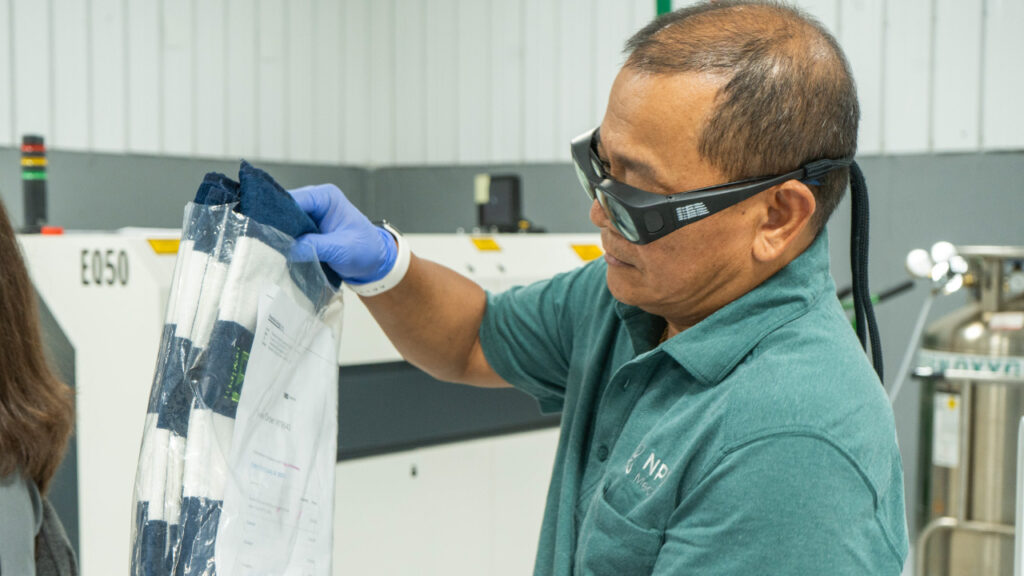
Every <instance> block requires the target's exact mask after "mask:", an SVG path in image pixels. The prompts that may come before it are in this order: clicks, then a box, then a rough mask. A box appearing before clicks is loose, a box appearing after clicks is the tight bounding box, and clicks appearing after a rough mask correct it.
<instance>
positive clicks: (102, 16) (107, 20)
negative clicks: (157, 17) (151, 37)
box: [89, 0, 127, 152]
mask: <svg viewBox="0 0 1024 576" xmlns="http://www.w3.org/2000/svg"><path fill="white" fill-rule="evenodd" d="M124 7H125V3H123V2H121V0H91V3H90V9H91V10H92V15H91V16H92V18H91V21H92V27H91V30H90V32H89V38H90V39H91V41H92V50H91V52H90V54H89V56H90V59H91V61H92V62H91V69H92V83H91V85H90V86H91V89H92V93H91V94H90V104H91V105H92V146H93V149H94V150H97V151H101V152H123V151H124V150H125V148H126V145H127V141H126V140H127V125H126V121H127V115H126V114H125V108H126V106H125V92H126V90H125V82H126V80H125V76H126V73H125V62H126V58H125V57H126V54H125V33H124V17H125V14H124Z"/></svg>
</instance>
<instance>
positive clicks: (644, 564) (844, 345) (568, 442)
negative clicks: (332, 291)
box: [294, 2, 907, 575]
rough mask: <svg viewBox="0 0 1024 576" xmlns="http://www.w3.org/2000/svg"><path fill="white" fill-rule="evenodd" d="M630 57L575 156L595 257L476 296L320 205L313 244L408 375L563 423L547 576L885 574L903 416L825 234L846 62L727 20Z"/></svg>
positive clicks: (840, 173)
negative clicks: (518, 404)
mask: <svg viewBox="0 0 1024 576" xmlns="http://www.w3.org/2000/svg"><path fill="white" fill-rule="evenodd" d="M627 52H628V53H629V58H628V60H627V62H626V64H625V66H624V67H623V69H622V71H621V72H620V73H619V75H618V77H617V79H616V81H615V84H614V86H613V88H612V91H611V95H610V98H609V102H608V108H607V111H606V114H605V117H604V120H603V121H602V123H601V125H600V126H599V128H598V129H597V130H594V131H592V132H588V133H587V134H584V135H583V136H581V137H580V138H577V139H576V140H575V141H574V142H573V157H574V161H575V163H576V167H577V170H578V172H579V175H580V178H581V182H582V183H583V185H584V188H586V189H587V192H588V193H589V194H590V195H591V198H592V199H594V201H593V202H592V204H591V209H590V218H591V220H592V221H593V223H594V225H595V226H597V227H598V228H599V229H600V230H601V238H602V242H603V245H604V248H605V252H606V256H605V258H604V260H602V261H598V262H595V263H591V264H589V265H587V266H585V267H583V268H581V269H578V270H576V271H573V272H570V273H567V274H563V275H560V276H557V277H555V278H553V279H551V280H549V281H544V282H540V283H537V284H534V285H531V286H528V287H525V288H520V289H514V290H511V291H508V292H505V293H502V294H499V295H488V294H485V293H484V292H483V291H482V290H481V289H480V288H479V287H478V286H477V285H476V284H474V283H473V282H471V281H469V280H467V279H465V278H463V277H461V276H459V275H458V274H456V273H454V272H452V271H450V270H447V269H445V268H443V267H441V266H438V265H437V264H434V263H431V262H428V261H425V260H420V259H418V258H416V257H415V256H410V255H409V254H408V253H407V251H406V250H405V249H404V242H403V241H401V239H400V237H399V240H398V242H397V245H396V241H395V238H396V236H394V235H392V233H390V232H387V231H385V230H383V229H381V228H376V227H373V226H371V225H370V223H369V222H368V221H366V218H365V217H363V216H362V215H361V214H359V213H358V212H357V211H356V210H355V209H354V208H353V207H352V206H351V205H350V204H349V203H348V202H347V200H345V199H344V196H342V195H341V193H340V192H338V191H337V189H336V188H333V187H330V186H316V187H308V188H303V189H299V190H297V191H295V192H294V194H295V196H296V199H297V200H298V201H299V204H300V205H302V206H303V208H304V209H306V210H307V211H309V212H310V213H311V214H312V215H313V217H314V219H315V220H317V222H318V223H319V226H320V229H321V231H322V232H323V234H321V235H312V236H308V237H306V238H305V239H304V240H303V241H305V242H308V243H309V244H311V245H312V246H313V247H314V248H315V249H316V250H317V253H318V255H319V256H320V258H321V259H322V260H323V261H325V262H328V263H330V264H331V265H332V266H333V267H334V268H335V269H336V270H337V271H338V273H339V274H341V275H342V276H343V277H344V278H346V279H347V281H348V282H349V284H350V285H352V286H353V288H354V289H356V290H357V291H359V292H360V293H362V294H365V295H366V296H365V297H364V302H365V304H366V305H367V307H368V308H369V309H370V311H371V313H372V314H373V315H374V317H375V318H376V320H377V321H378V322H379V323H380V325H381V327H382V328H383V329H384V331H385V332H386V333H387V334H388V336H389V338H391V340H392V341H393V342H394V344H395V345H396V346H397V348H398V349H399V350H400V351H401V352H402V354H403V355H404V356H405V358H406V359H408V360H409V361H410V362H412V363H413V364H415V365H416V366H419V367H421V368H422V369H424V370H426V371H427V372H429V373H430V374H432V375H434V376H435V377H437V378H440V379H444V380H449V381H452V382H462V383H467V384H472V385H476V386H485V387H500V386H508V385H513V386H516V387H518V388H520V389H522V390H524V391H526V392H528V393H529V394H532V395H533V396H535V397H536V398H537V399H538V401H539V403H540V405H541V407H542V409H544V410H546V411H561V412H562V424H561V438H560V441H559V447H558V455H557V459H556V462H555V469H554V474H553V477H552V480H551V485H550V489H549V494H548V501H547V509H546V514H545V518H544V523H543V527H542V532H541V541H540V547H539V551H538V557H537V563H536V573H537V574H557V575H568V574H615V575H621V574H659V575H660V574H683V573H699V574H710V575H725V574H819V573H827V574H851V575H852V574H857V575H861V574H899V573H900V571H901V568H902V565H903V561H904V558H905V556H906V552H907V535H906V528H905V518H904V504H903V486H902V483H903V478H902V469H901V463H900V456H899V451H898V449H897V446H896V442H895V431H894V426H893V417H892V412H891V409H890V408H889V405H888V402H887V400H886V397H885V394H884V393H883V390H882V387H881V386H880V384H879V382H878V379H877V377H876V376H875V374H874V372H873V371H872V369H871V366H870V364H869V363H868V361H867V360H866V358H865V355H864V353H863V351H862V350H861V349H860V346H859V344H858V342H857V339H856V337H855V335H854V333H853V331H852V330H851V329H850V326H849V323H848V321H847V320H846V317H845V316H844V314H843V312H842V310H841V308H840V306H839V303H838V301H837V300H836V297H835V286H834V284H833V282H832V279H831V277H830V276H829V271H828V248H827V238H826V234H824V232H823V227H824V224H825V221H826V220H827V219H828V216H829V214H830V213H831V211H832V209H833V208H834V207H835V205H836V204H837V203H838V202H839V199H840V197H841V195H842V193H843V189H844V187H845V183H846V181H847V178H848V169H847V168H846V166H848V165H849V160H850V159H851V158H852V157H853V154H854V152H855V146H856V131H857V118H858V110H857V102H856V94H855V90H854V86H853V81H852V79H851V77H850V72H849V67H848V65H847V64H846V61H845V59H844V57H843V55H842V53H841V51H840V49H839V48H838V46H837V44H836V43H835V40H834V39H833V38H832V37H831V36H829V35H828V33H827V32H825V31H824V30H823V29H822V27H821V26H820V25H818V24H816V23H814V22H812V21H809V20H807V19H806V18H804V17H802V16H801V15H800V14H799V13H797V12H795V11H793V10H791V9H789V8H786V7H782V6H777V5H775V4H769V3H762V2H717V3H713V4H701V5H699V6H695V7H692V8H688V9H685V10H682V11H679V12H675V13H673V14H671V15H668V16H666V17H663V18H661V19H659V20H657V21H655V22H653V23H652V24H650V25H649V26H647V27H646V28H644V29H643V30H641V31H640V32H639V33H637V34H636V36H634V37H633V38H632V39H631V40H630V41H629V43H628V45H627ZM723 184H728V185H726V186H721V185H723ZM709 187H714V188H713V189H712V190H710V191H709V190H702V189H705V188H709ZM681 191H691V192H687V193H680V192H681ZM693 191H696V192H693ZM698 200H699V201H698Z"/></svg>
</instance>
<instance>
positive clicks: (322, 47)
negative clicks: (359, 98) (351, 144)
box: [309, 0, 345, 163]
mask: <svg viewBox="0 0 1024 576" xmlns="http://www.w3.org/2000/svg"><path fill="white" fill-rule="evenodd" d="M341 18H342V3H341V2H340V1H338V0H315V2H314V3H313V33H312V38H311V43H310V46H311V50H312V52H313V54H312V66H313V76H312V78H311V84H310V86H309V92H310V94H311V95H312V98H313V108H312V110H313V113H312V122H313V124H312V130H313V139H312V147H313V150H312V152H311V155H310V157H309V160H313V161H315V162H324V163H337V162H340V161H341V160H342V153H341V145H342V141H343V139H344V132H343V130H342V123H341V117H342V112H343V110H344V98H343V94H342V86H343V82H342V79H343V78H344V75H345V71H344V68H343V64H342V62H343V60H342V58H343V53H342V44H343V42H344V38H345V37H344V32H343V30H342V20H341Z"/></svg>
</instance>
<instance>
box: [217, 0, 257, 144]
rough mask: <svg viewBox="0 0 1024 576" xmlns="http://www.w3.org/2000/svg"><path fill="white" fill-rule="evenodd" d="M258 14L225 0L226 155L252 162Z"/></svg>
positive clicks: (239, 0)
mask: <svg viewBox="0 0 1024 576" xmlns="http://www.w3.org/2000/svg"><path fill="white" fill-rule="evenodd" d="M258 23H259V16H258V11H257V10H255V9H254V7H253V5H252V2H251V0H228V4H227V37H228V39H229V41H228V43H227V70H225V77H226V79H227V88H226V92H227V103H226V104H225V106H226V111H225V112H226V114H225V116H226V118H225V120H226V121H227V135H226V141H227V153H228V155H229V156H236V157H244V158H250V159H251V158H253V157H255V156H256V152H257V150H258V148H259V134H258V125H257V118H258V115H257V111H256V106H257V102H258V100H259V98H258V87H259V83H258V81H257V71H258V69H259V66H258V62H259V42H258V41H257V27H258Z"/></svg>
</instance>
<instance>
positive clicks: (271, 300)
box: [216, 286, 338, 576]
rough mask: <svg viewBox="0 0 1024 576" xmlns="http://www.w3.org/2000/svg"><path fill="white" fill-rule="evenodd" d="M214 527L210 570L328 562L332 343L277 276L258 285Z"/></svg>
mask: <svg viewBox="0 0 1024 576" xmlns="http://www.w3.org/2000/svg"><path fill="white" fill-rule="evenodd" d="M254 336H255V338H254V342H253V346H252V352H251V353H250V354H249V357H248V360H247V362H246V367H245V372H244V373H245V376H244V381H243V382H242V386H241V394H240V395H239V397H238V413H237V415H236V418H235V431H234V435H233V436H232V441H231V451H230V457H229V468H230V478H231V480H230V481H229V482H228V485H227V489H226V491H225V496H224V509H223V512H222V514H221V518H220V524H219V528H218V531H217V549H216V561H217V573H218V574H220V575H221V576H240V575H250V574H251V575H255V574H317V575H320V574H323V575H327V574H329V573H330V569H331V550H332V529H333V498H334V482H333V478H334V474H333V472H334V466H335V459H336V457H337V433H336V430H337V427H336V422H337V420H336V419H337V406H338V398H337V394H338V368H337V365H336V362H335V359H334V358H335V357H334V354H335V351H336V350H337V345H336V343H335V339H334V336H333V335H332V334H331V331H330V329H329V328H328V327H327V326H325V325H324V324H323V323H322V322H320V320H319V319H317V318H316V317H315V316H312V315H311V314H309V313H308V312H306V311H305V310H303V309H302V307H300V306H299V305H298V304H296V303H295V301H294V300H292V298H291V297H290V296H288V295H287V294H286V293H284V292H283V291H282V290H281V289H280V288H278V287H277V286H272V287H271V288H270V289H268V290H267V291H266V292H264V294H262V295H261V297H260V301H259V315H258V318H257V322H256V332H255V334H254Z"/></svg>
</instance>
